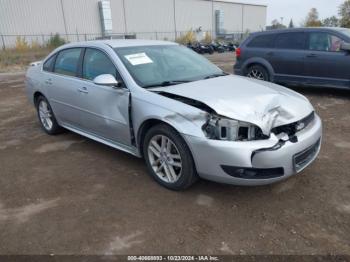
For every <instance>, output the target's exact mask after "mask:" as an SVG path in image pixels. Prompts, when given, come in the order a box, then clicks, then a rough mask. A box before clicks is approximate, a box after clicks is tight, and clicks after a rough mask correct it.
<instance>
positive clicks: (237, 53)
mask: <svg viewBox="0 0 350 262" xmlns="http://www.w3.org/2000/svg"><path fill="white" fill-rule="evenodd" d="M241 53H242V50H241V49H240V48H236V57H237V58H239V57H240V56H241Z"/></svg>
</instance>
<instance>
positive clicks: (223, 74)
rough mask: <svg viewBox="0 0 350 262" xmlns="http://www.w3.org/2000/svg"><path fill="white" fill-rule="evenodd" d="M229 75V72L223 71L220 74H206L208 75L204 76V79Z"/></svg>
mask: <svg viewBox="0 0 350 262" xmlns="http://www.w3.org/2000/svg"><path fill="white" fill-rule="evenodd" d="M227 75H228V74H227V73H225V72H222V73H220V74H212V75H209V76H206V77H204V79H210V78H216V77H220V76H227Z"/></svg>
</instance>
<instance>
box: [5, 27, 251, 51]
mask: <svg viewBox="0 0 350 262" xmlns="http://www.w3.org/2000/svg"><path fill="white" fill-rule="evenodd" d="M187 33H188V31H178V32H157V31H155V32H132V33H128V34H125V33H115V34H110V35H108V36H103V35H102V34H101V33H95V34H91V33H87V34H85V33H76V34H59V36H60V38H62V39H64V41H65V42H80V41H90V40H99V39H149V40H165V41H176V40H177V39H179V38H181V37H183V36H184V35H186V34H187ZM206 33H209V34H210V35H212V33H211V31H203V32H195V35H196V39H197V41H202V40H203V39H204V38H205V34H206ZM52 37H54V34H35V35H29V34H28V35H15V34H13V35H9V34H0V48H2V49H3V50H6V49H12V48H16V45H18V44H19V42H20V43H21V44H22V45H25V46H27V47H29V48H30V47H45V46H47V44H48V42H49V41H50V39H52ZM245 37H246V33H242V32H227V33H225V34H220V35H218V36H217V37H216V39H220V40H224V41H232V42H235V43H236V42H238V43H239V42H240V41H242V39H244V38H245Z"/></svg>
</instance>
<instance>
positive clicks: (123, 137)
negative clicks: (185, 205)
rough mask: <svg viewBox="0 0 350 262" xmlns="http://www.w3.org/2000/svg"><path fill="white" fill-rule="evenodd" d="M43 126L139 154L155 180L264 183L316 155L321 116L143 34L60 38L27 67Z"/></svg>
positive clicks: (280, 91) (287, 95)
mask: <svg viewBox="0 0 350 262" xmlns="http://www.w3.org/2000/svg"><path fill="white" fill-rule="evenodd" d="M26 90H27V95H28V98H29V100H30V101H31V102H32V103H33V105H35V107H36V109H37V112H38V118H39V121H40V123H41V125H42V128H43V130H44V131H45V132H46V133H48V134H50V135H55V134H58V133H60V132H61V131H62V129H68V130H71V131H73V132H76V133H78V134H81V135H83V136H86V137H88V138H91V139H94V140H96V141H99V142H101V143H104V144H107V145H109V146H112V147H114V148H117V149H120V150H123V151H125V152H128V153H130V154H132V155H135V156H137V157H143V158H144V159H145V162H146V164H147V168H148V171H149V173H150V175H151V176H152V177H153V178H154V179H155V180H156V181H157V182H158V183H160V184H161V185H163V186H165V187H167V188H170V189H174V190H181V189H185V188H187V187H189V186H190V185H192V184H193V183H194V182H195V181H196V180H197V179H198V178H199V177H202V178H205V179H209V180H213V181H217V182H222V183H228V184H234V185H264V184H270V183H273V182H277V181H280V180H283V179H285V178H287V177H290V176H291V175H294V174H296V173H299V172H301V171H302V170H303V169H304V168H306V167H307V166H308V165H309V164H310V163H312V162H313V160H314V159H315V158H316V157H317V155H318V153H319V150H320V146H321V137H322V124H321V120H320V118H319V117H318V115H317V114H316V113H315V111H314V109H313V107H312V105H311V104H310V102H309V101H308V100H307V99H306V98H305V97H304V96H302V95H300V94H298V93H296V92H294V91H291V90H289V89H286V88H284V87H281V86H278V85H275V84H272V83H267V82H263V81H259V80H253V79H249V78H243V77H239V76H233V75H227V74H226V73H224V72H223V71H222V70H220V69H219V68H218V67H216V66H215V65H213V64H212V63H210V62H209V61H208V60H206V59H205V58H204V57H202V56H200V55H198V54H196V53H195V52H193V51H192V50H190V49H188V48H186V47H184V46H180V45H177V44H175V43H169V42H162V41H144V40H114V41H91V42H83V43H74V44H68V45H64V46H62V47H60V48H58V49H56V50H55V51H53V52H52V53H51V54H50V55H49V56H48V57H47V58H46V59H45V60H44V61H43V62H34V63H32V64H31V67H30V68H29V69H28V72H27V75H26Z"/></svg>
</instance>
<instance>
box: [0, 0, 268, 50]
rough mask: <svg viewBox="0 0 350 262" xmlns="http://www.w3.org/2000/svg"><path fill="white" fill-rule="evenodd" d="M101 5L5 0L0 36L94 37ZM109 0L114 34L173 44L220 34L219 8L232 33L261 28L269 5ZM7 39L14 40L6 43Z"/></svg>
mask: <svg viewBox="0 0 350 262" xmlns="http://www.w3.org/2000/svg"><path fill="white" fill-rule="evenodd" d="M98 2H99V0H0V35H38V36H34V37H29V36H26V39H29V41H31V40H33V39H34V40H38V38H39V41H40V39H41V38H42V37H41V35H50V34H55V33H60V34H61V35H66V34H68V36H67V39H68V40H69V41H77V40H78V41H79V40H85V39H94V38H95V37H97V36H99V35H100V34H101V33H102V32H101V31H102V30H101V21H100V15H99V10H98ZM110 2H111V9H112V21H113V33H115V34H125V33H136V35H137V37H138V38H146V39H155V38H157V39H165V38H167V39H169V40H173V39H175V36H179V35H180V34H182V33H184V32H187V31H189V30H191V29H192V30H198V29H199V28H201V29H202V32H201V33H198V37H199V38H201V36H203V35H204V32H206V31H208V32H211V33H215V10H222V11H223V12H224V29H225V31H226V32H227V33H234V32H236V33H238V32H245V31H246V30H249V31H257V30H261V29H263V28H265V23H266V6H257V5H247V4H240V3H232V2H227V1H224V0H214V1H210V0H110ZM62 7H63V11H64V12H62ZM174 7H175V12H174ZM63 14H64V15H63ZM175 21H176V23H175ZM80 34H82V35H80ZM214 35H215V34H214ZM48 37H49V36H47V37H46V39H45V40H47V38H48ZM8 39H10V37H7V38H6V41H9V40H8ZM11 39H12V41H11V42H15V37H12V38H11ZM0 41H1V38H0ZM0 45H1V42H0Z"/></svg>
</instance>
